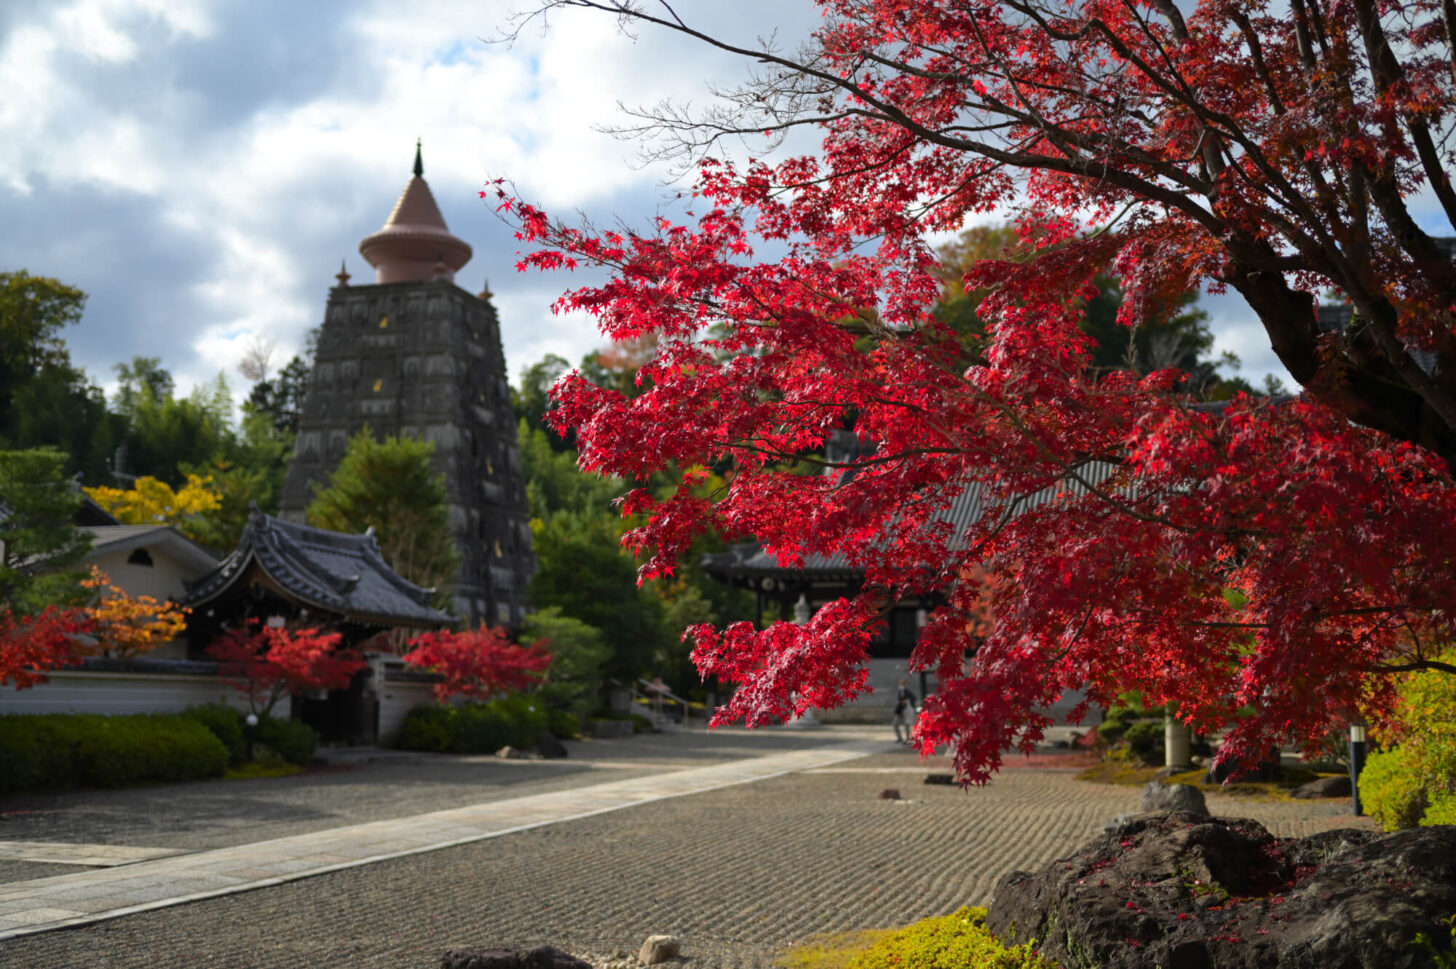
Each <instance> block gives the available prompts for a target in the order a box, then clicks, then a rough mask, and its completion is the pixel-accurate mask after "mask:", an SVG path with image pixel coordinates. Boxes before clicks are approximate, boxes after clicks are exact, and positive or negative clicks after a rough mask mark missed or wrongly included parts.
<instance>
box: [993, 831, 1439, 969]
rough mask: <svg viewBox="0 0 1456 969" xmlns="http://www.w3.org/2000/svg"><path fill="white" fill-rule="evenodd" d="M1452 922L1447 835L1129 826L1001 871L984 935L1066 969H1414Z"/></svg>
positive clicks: (1427, 962)
mask: <svg viewBox="0 0 1456 969" xmlns="http://www.w3.org/2000/svg"><path fill="white" fill-rule="evenodd" d="M1452 912H1456V827H1433V828H1420V829H1417V830H1414V831H1399V832H1396V833H1394V834H1388V835H1375V834H1372V833H1371V832H1368V831H1354V830H1344V831H1327V832H1324V833H1321V834H1317V835H1313V836H1311V837H1308V838H1303V839H1297V840H1295V839H1289V840H1280V839H1276V838H1274V837H1273V836H1272V835H1270V834H1269V832H1267V831H1265V830H1264V828H1263V827H1262V826H1260V825H1259V824H1258V823H1257V822H1254V821H1248V820H1237V819H1229V818H1208V817H1202V816H1200V815H1197V814H1187V813H1175V814H1158V815H1140V816H1137V817H1134V818H1131V819H1129V820H1128V821H1126V822H1125V823H1123V824H1122V825H1120V826H1119V827H1118V828H1117V829H1116V830H1114V831H1112V832H1110V833H1108V834H1106V835H1103V836H1101V837H1098V838H1096V839H1094V840H1093V841H1091V842H1090V843H1088V844H1087V845H1085V846H1084V847H1083V848H1081V849H1080V850H1079V851H1077V852H1076V853H1075V854H1073V855H1072V856H1071V857H1069V858H1065V859H1062V860H1059V861H1055V862H1052V863H1050V864H1048V865H1046V866H1044V867H1043V868H1041V869H1039V870H1038V871H1036V872H1012V873H1011V874H1009V875H1007V876H1005V877H1004V878H1002V879H1001V881H1000V882H999V883H998V884H997V886H996V891H995V898H994V900H993V901H992V903H991V907H990V911H989V913H988V915H987V918H986V924H987V926H988V927H990V929H991V930H992V931H993V932H995V933H996V934H997V935H998V936H999V937H1000V938H1001V939H1002V941H1005V942H1013V941H1018V942H1019V941H1025V940H1027V939H1029V938H1035V939H1037V940H1038V946H1039V948H1040V949H1041V951H1042V953H1043V954H1045V955H1047V956H1050V957H1051V958H1053V959H1057V960H1059V961H1060V962H1061V963H1062V965H1063V966H1064V967H1065V969H1074V967H1080V969H1091V967H1100V969H1151V967H1153V966H1158V967H1161V969H1262V967H1266V966H1278V967H1279V969H1425V967H1431V966H1434V965H1435V963H1434V960H1433V958H1432V956H1431V954H1430V953H1429V951H1427V950H1426V949H1424V948H1422V947H1418V946H1417V945H1415V937H1416V935H1417V934H1418V933H1422V932H1423V933H1425V934H1426V935H1427V936H1428V937H1430V938H1431V939H1432V940H1433V941H1434V942H1435V944H1436V945H1438V946H1440V947H1442V948H1443V949H1444V948H1445V947H1446V946H1448V945H1449V939H1450V933H1449V930H1448V929H1447V928H1446V926H1444V925H1442V924H1441V920H1442V919H1444V918H1446V917H1447V916H1449V915H1450V914H1451V913H1452Z"/></svg>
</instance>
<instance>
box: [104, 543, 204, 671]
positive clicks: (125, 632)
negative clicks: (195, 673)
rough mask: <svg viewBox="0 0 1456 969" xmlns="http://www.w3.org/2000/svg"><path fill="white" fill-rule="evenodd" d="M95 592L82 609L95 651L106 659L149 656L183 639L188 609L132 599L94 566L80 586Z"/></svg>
mask: <svg viewBox="0 0 1456 969" xmlns="http://www.w3.org/2000/svg"><path fill="white" fill-rule="evenodd" d="M81 584H82V585H83V586H85V587H86V588H88V589H93V590H96V599H95V601H93V602H92V603H91V604H90V605H88V606H86V607H85V610H84V612H85V615H86V617H87V619H88V620H89V621H90V622H91V624H92V630H91V634H92V635H93V636H94V637H95V638H96V641H97V643H96V646H95V647H94V649H95V651H96V652H98V653H100V654H102V655H105V656H115V657H130V656H136V655H138V654H140V653H146V652H150V651H151V650H153V649H156V648H157V647H158V646H160V645H162V644H163V643H167V642H170V641H171V640H173V639H176V638H177V637H178V636H180V635H182V631H183V630H184V629H185V628H186V626H187V613H188V611H189V610H188V609H186V608H185V607H183V606H179V605H176V604H175V603H172V602H158V601H157V599H155V598H154V597H152V596H132V595H128V594H127V592H126V591H125V590H123V589H122V588H120V587H119V586H117V585H114V584H113V583H112V581H111V579H110V578H109V577H108V576H107V575H106V573H105V572H102V571H101V570H100V569H98V568H97V567H96V566H94V565H93V566H92V567H91V577H90V578H89V579H85V580H83V581H82V583H81Z"/></svg>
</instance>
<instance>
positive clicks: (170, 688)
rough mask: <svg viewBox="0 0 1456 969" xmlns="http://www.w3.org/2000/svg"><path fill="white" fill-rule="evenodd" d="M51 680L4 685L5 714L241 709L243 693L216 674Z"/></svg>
mask: <svg viewBox="0 0 1456 969" xmlns="http://www.w3.org/2000/svg"><path fill="white" fill-rule="evenodd" d="M46 675H47V676H49V677H50V682H49V683H42V684H40V685H39V686H35V687H32V688H30V689H28V690H17V689H14V688H12V687H5V688H3V689H0V713H101V714H108V715H111V714H123V713H175V712H177V711H179V710H185V709H186V708H188V707H190V706H198V705H201V704H204V703H215V702H217V701H219V700H221V701H222V702H224V703H226V704H228V705H229V706H231V707H234V708H236V709H239V710H245V709H246V705H245V703H244V701H243V700H242V698H241V697H240V696H239V695H238V692H237V691H236V690H234V689H233V688H232V687H230V686H228V685H227V684H226V683H224V682H223V681H222V680H220V679H219V678H218V677H216V676H193V675H175V674H174V675H166V674H148V673H106V672H100V671H97V672H90V671H87V670H52V671H50V672H49V673H48V674H46Z"/></svg>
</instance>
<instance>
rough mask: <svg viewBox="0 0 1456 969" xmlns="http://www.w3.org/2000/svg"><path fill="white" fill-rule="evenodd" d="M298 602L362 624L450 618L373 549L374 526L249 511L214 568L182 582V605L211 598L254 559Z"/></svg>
mask: <svg viewBox="0 0 1456 969" xmlns="http://www.w3.org/2000/svg"><path fill="white" fill-rule="evenodd" d="M255 562H256V563H257V564H258V566H259V567H260V568H262V570H263V571H264V573H266V574H267V576H268V578H270V579H272V580H273V581H274V582H275V583H277V585H278V586H279V587H280V588H281V589H283V590H284V591H285V592H286V593H287V594H288V595H290V596H291V597H293V598H295V599H296V600H297V601H298V602H299V603H300V604H302V605H305V606H309V607H312V608H316V609H321V610H324V611H328V612H334V613H338V614H340V615H343V616H345V617H347V618H349V619H353V620H355V621H360V622H370V623H377V624H379V625H388V626H423V627H429V626H441V625H449V624H451V623H452V622H454V620H453V619H452V618H451V617H450V616H449V615H447V614H445V613H443V612H440V611H439V610H438V609H435V608H433V607H432V606H430V604H429V603H430V600H431V599H432V598H433V597H434V592H433V590H430V589H422V588H420V587H419V586H417V585H415V584H414V583H412V582H410V581H408V580H407V579H405V578H404V577H403V576H401V575H400V574H399V573H398V572H395V571H394V569H392V568H390V567H389V564H388V563H387V562H385V561H384V557H383V556H382V555H380V553H379V543H378V542H377V541H376V540H375V538H374V534H373V530H372V529H371V530H370V531H368V532H365V533H364V534H363V535H346V534H344V533H342V532H329V531H324V530H323V529H321V528H311V527H309V526H308V525H298V524H295V523H293V522H286V521H283V520H282V519H280V518H274V517H272V516H271V515H266V514H264V513H263V512H261V511H259V510H257V509H256V508H255V509H254V510H253V513H252V515H250V516H249V518H248V527H247V528H246V529H245V530H244V532H243V537H242V539H241V540H240V541H239V542H238V547H237V548H236V549H234V550H233V553H232V554H231V555H229V556H228V557H227V558H226V559H224V560H223V561H222V564H221V565H219V566H218V567H217V569H216V570H215V571H213V572H212V573H210V574H208V575H206V576H204V577H202V578H201V579H199V580H197V581H196V582H192V583H188V592H187V596H186V599H185V600H184V602H183V604H184V605H188V606H194V607H195V606H198V605H201V604H203V603H206V602H210V601H211V600H213V599H215V598H217V597H218V596H219V595H221V594H222V593H223V592H225V591H226V590H227V589H228V588H229V587H230V586H232V584H233V583H234V582H235V581H237V579H238V578H239V577H240V576H242V575H243V574H244V573H245V572H246V571H247V569H248V566H249V565H250V564H252V563H255Z"/></svg>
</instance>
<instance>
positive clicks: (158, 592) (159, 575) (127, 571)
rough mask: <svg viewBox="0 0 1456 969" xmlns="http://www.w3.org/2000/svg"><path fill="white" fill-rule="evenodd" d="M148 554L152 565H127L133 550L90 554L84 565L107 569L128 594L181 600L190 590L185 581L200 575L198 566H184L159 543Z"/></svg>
mask: <svg viewBox="0 0 1456 969" xmlns="http://www.w3.org/2000/svg"><path fill="white" fill-rule="evenodd" d="M147 554H149V555H151V557H152V564H151V565H129V564H127V561H126V560H127V557H128V556H130V555H131V550H130V549H128V550H127V551H125V552H108V553H102V554H100V555H93V556H88V557H87V558H86V560H85V564H86V565H94V566H96V567H97V568H99V569H100V570H101V571H103V572H105V573H106V575H107V576H108V577H109V578H110V579H111V581H112V583H113V584H114V585H117V586H120V587H121V588H123V589H125V590H126V591H127V594H128V595H133V596H151V597H153V598H154V599H158V600H161V601H164V602H165V601H166V600H167V599H181V598H182V596H183V594H184V593H185V592H186V591H187V587H186V586H185V585H184V584H183V580H184V579H195V578H197V577H198V571H197V569H196V568H188V567H186V566H184V565H183V564H182V563H181V562H180V561H178V560H177V559H176V558H173V557H172V556H171V555H169V554H168V553H167V552H166V551H165V550H164V549H162V548H159V547H157V546H149V547H148V548H147Z"/></svg>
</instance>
